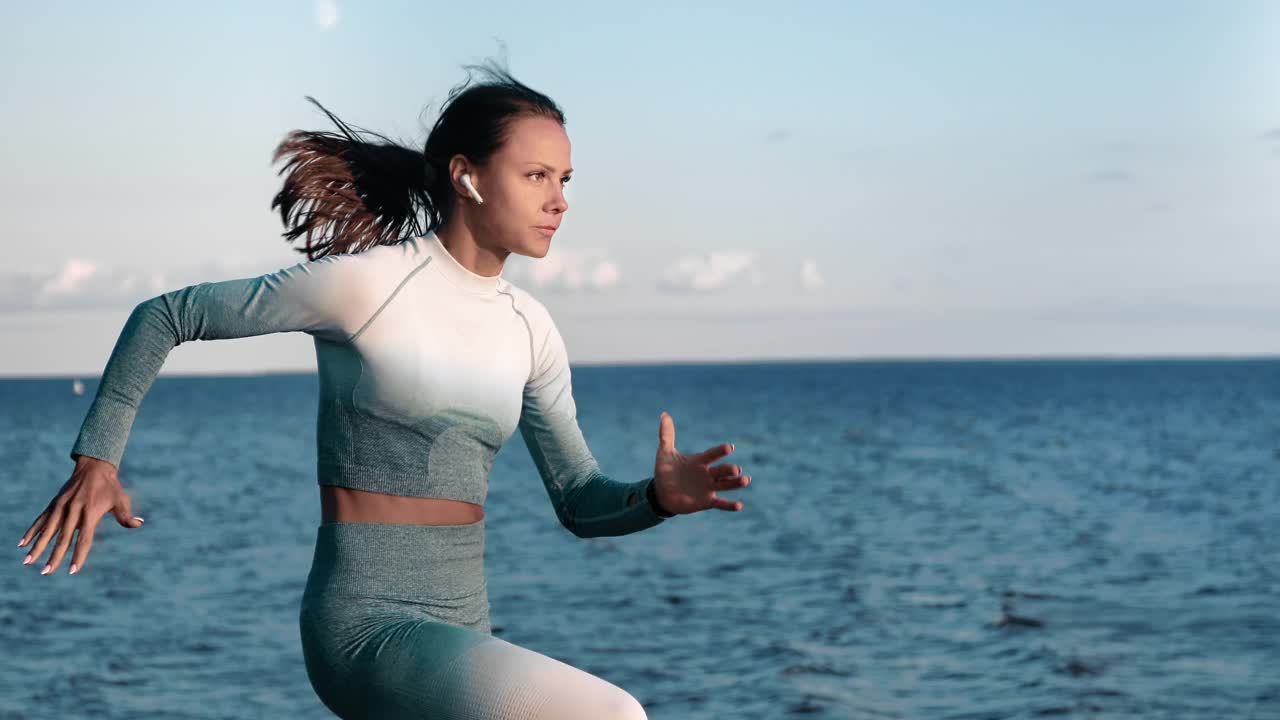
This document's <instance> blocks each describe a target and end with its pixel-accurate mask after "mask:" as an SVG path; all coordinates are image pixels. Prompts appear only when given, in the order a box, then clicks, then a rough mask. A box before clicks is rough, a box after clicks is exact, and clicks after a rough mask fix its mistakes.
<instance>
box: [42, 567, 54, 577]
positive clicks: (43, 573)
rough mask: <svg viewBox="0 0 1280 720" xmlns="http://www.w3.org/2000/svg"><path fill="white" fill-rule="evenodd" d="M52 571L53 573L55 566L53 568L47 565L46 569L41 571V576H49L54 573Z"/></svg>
mask: <svg viewBox="0 0 1280 720" xmlns="http://www.w3.org/2000/svg"><path fill="white" fill-rule="evenodd" d="M52 571H53V566H52V565H45V566H44V569H43V570H41V571H40V574H41V575H48V574H49V573H50V572H52Z"/></svg>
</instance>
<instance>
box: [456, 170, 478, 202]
mask: <svg viewBox="0 0 1280 720" xmlns="http://www.w3.org/2000/svg"><path fill="white" fill-rule="evenodd" d="M458 179H459V180H460V181H461V182H462V184H463V186H464V187H466V188H467V192H469V193H471V197H473V198H475V199H476V202H478V203H481V204H483V203H484V198H482V197H480V193H478V192H476V186H475V185H472V184H471V176H470V175H468V174H467V173H462V177H461V178H458Z"/></svg>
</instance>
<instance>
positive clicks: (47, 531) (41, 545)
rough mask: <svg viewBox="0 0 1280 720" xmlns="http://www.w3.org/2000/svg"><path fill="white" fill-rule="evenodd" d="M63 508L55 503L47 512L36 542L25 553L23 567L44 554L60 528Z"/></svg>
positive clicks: (58, 503)
mask: <svg viewBox="0 0 1280 720" xmlns="http://www.w3.org/2000/svg"><path fill="white" fill-rule="evenodd" d="M64 508H65V506H64V505H63V504H62V503H60V502H55V503H54V505H53V507H52V508H50V509H49V510H48V511H47V512H48V514H49V517H48V518H46V519H45V524H44V527H42V528H40V537H39V539H37V540H36V544H35V546H34V547H32V548H31V552H30V553H27V558H26V560H24V561H23V564H24V565H30V564H31V563H33V562H35V560H36V558H38V557H40V556H41V555H43V554H44V549H45V548H46V547H48V545H49V541H50V540H52V539H53V536H54V535H57V534H58V528H60V527H62V521H63V517H62V515H63V511H64Z"/></svg>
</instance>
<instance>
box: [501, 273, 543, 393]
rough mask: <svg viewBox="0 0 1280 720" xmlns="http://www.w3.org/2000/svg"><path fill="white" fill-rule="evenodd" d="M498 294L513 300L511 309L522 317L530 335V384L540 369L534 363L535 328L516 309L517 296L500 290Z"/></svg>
mask: <svg viewBox="0 0 1280 720" xmlns="http://www.w3.org/2000/svg"><path fill="white" fill-rule="evenodd" d="M498 292H499V293H501V294H503V295H506V296H507V297H508V298H510V299H511V309H512V310H513V311H515V314H517V315H519V316H520V319H521V320H523V321H524V328H525V330H526V331H528V333H529V377H528V379H526V380H525V382H529V381H530V380H532V379H533V374H534V372H535V371H537V369H538V366H537V363H536V362H534V356H533V327H532V326H531V325H530V324H529V318H528V317H526V316H525V314H524V313H523V312H522V311H521V310H520V308H518V307H516V296H515V295H513V294H512V293H510V292H508V291H507V290H499V291H498Z"/></svg>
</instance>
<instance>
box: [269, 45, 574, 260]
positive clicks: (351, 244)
mask: <svg viewBox="0 0 1280 720" xmlns="http://www.w3.org/2000/svg"><path fill="white" fill-rule="evenodd" d="M463 67H464V68H466V69H467V70H468V71H470V70H472V69H479V70H481V71H483V72H485V73H486V74H488V75H489V76H490V77H491V78H493V79H492V80H490V81H489V82H485V83H481V84H478V85H474V86H471V87H467V86H468V84H469V83H470V81H471V75H470V72H468V75H467V79H466V80H464V81H463V82H462V83H461V84H459V85H457V86H455V87H454V88H453V89H452V90H451V91H450V92H449V96H448V99H447V100H446V101H445V106H444V108H443V109H442V110H441V113H440V117H439V119H438V120H437V121H436V123H435V125H434V127H433V128H432V130H431V133H430V135H429V136H428V138H427V142H426V145H425V147H424V149H423V150H421V151H419V150H413V149H410V148H407V147H405V146H403V145H401V144H399V143H397V142H395V141H393V140H391V139H390V138H387V137H386V136H384V135H381V134H378V133H375V132H372V131H370V130H364V129H362V128H360V129H355V130H353V129H352V127H351V126H349V125H348V124H347V123H344V122H343V121H342V120H340V119H338V117H337V116H335V115H334V114H333V113H331V112H329V111H328V110H327V109H325V107H324V106H323V105H321V104H320V103H319V102H317V101H316V100H315V98H312V97H310V96H307V98H306V99H307V100H310V101H311V102H312V103H314V104H315V105H316V107H319V108H320V109H321V110H322V111H323V112H324V113H325V115H327V116H329V119H330V120H332V121H333V123H334V124H335V125H336V126H337V127H338V130H339V132H336V133H335V132H324V131H310V130H294V131H292V132H290V133H289V134H288V135H287V136H285V139H284V140H283V141H282V142H281V143H280V145H279V146H277V147H276V150H275V153H274V155H273V156H272V162H273V163H275V162H279V161H280V160H281V159H287V162H286V163H285V165H284V167H283V168H281V170H280V171H279V172H280V174H284V173H288V174H287V175H286V177H285V180H284V186H283V187H282V188H281V189H280V192H278V193H276V196H275V198H274V199H273V200H272V201H271V208H272V209H275V208H277V207H278V208H279V209H280V219H281V221H282V222H283V223H284V225H285V227H286V228H287V229H286V230H285V232H284V233H283V235H284V237H285V240H286V242H293V241H295V240H297V239H298V238H299V237H304V244H303V246H302V247H300V248H294V249H295V250H297V251H298V252H301V253H306V254H307V257H308V258H309V259H311V260H314V259H316V258H319V257H323V256H325V255H331V254H338V253H347V252H358V251H361V250H365V249H368V248H370V247H372V246H374V245H389V244H394V243H397V242H399V241H401V240H403V239H404V238H405V237H408V236H410V235H411V234H412V235H422V234H425V233H427V232H430V231H432V230H434V229H436V228H437V227H439V226H440V225H442V224H444V223H446V222H448V220H449V217H450V216H451V215H452V213H453V202H454V197H455V195H454V192H453V183H452V179H451V178H450V177H449V175H448V163H449V160H450V159H451V158H452V157H453V156H454V155H456V154H461V155H463V156H465V157H466V158H467V159H468V160H470V161H471V162H472V163H475V164H477V165H481V166H483V165H484V164H485V163H486V162H487V161H488V160H489V158H490V157H491V156H492V155H493V153H494V152H496V151H497V150H498V149H499V148H500V147H501V146H502V143H503V142H504V141H505V139H506V134H507V129H508V125H509V123H510V122H511V120H513V119H514V118H515V117H516V116H518V115H521V114H538V115H545V116H547V117H551V118H554V119H555V120H557V121H558V122H559V123H560V124H561V125H564V122H565V120H564V113H563V112H561V111H560V108H559V107H558V106H556V104H555V103H554V102H553V101H552V100H551V99H550V98H549V97H547V96H546V95H543V94H542V93H539V92H537V91H535V90H533V89H531V88H529V87H528V86H526V85H524V84H523V83H520V82H519V81H517V80H516V79H515V78H514V77H512V76H511V74H510V73H509V72H507V71H506V70H505V69H503V68H499V67H492V66H489V65H479V66H477V65H465V66H463ZM362 135H365V136H369V137H371V138H375V139H376V141H371V140H368V139H365V138H364V137H362ZM420 218H421V219H420Z"/></svg>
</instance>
